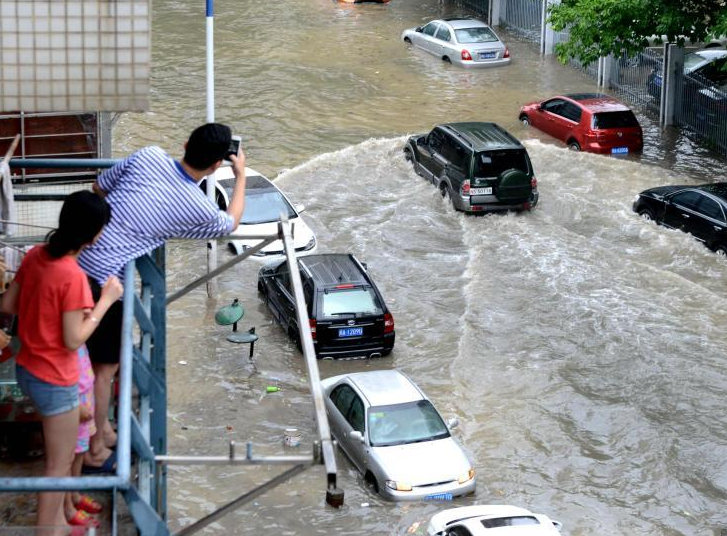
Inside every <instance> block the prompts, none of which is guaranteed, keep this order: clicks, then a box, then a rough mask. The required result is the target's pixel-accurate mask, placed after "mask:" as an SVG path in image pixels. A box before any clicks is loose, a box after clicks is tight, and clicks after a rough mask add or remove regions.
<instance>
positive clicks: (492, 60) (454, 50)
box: [401, 18, 510, 67]
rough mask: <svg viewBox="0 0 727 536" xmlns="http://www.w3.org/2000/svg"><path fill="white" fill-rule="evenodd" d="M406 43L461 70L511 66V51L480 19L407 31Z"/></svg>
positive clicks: (450, 21)
mask: <svg viewBox="0 0 727 536" xmlns="http://www.w3.org/2000/svg"><path fill="white" fill-rule="evenodd" d="M401 38H402V40H403V41H404V42H406V43H410V44H412V45H413V46H415V47H419V48H421V49H422V50H426V51H427V52H429V53H430V54H434V55H435V56H437V57H439V58H440V59H441V60H442V61H446V62H449V63H453V64H455V65H459V66H460V67H497V66H499V65H507V64H508V63H510V51H509V50H508V49H507V47H506V46H505V43H503V42H502V41H500V38H499V37H497V34H496V33H495V32H494V30H493V29H492V28H490V27H489V26H488V25H487V24H485V23H484V22H481V21H479V20H477V19H462V18H454V19H441V20H433V21H431V22H429V23H427V24H425V25H424V26H419V27H417V28H410V29H408V30H404V32H403V33H402V34H401Z"/></svg>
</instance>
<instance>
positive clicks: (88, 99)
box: [0, 0, 151, 112]
mask: <svg viewBox="0 0 727 536" xmlns="http://www.w3.org/2000/svg"><path fill="white" fill-rule="evenodd" d="M150 2H151V0H114V1H113V2H110V1H109V0H0V45H1V48H0V73H2V75H1V76H0V110H24V111H27V112H33V111H96V110H101V111H145V110H148V108H149V73H150V65H149V58H150V57H151V54H150V50H149V43H150V35H149V28H150V20H149V18H150V13H151V9H150V7H151V6H150Z"/></svg>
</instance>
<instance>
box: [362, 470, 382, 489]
mask: <svg viewBox="0 0 727 536" xmlns="http://www.w3.org/2000/svg"><path fill="white" fill-rule="evenodd" d="M364 480H365V481H366V485H368V486H370V487H371V489H372V490H374V492H376V493H378V492H379V483H378V482H376V477H375V476H374V474H373V473H372V472H371V471H369V472H368V473H366V476H365V477H364Z"/></svg>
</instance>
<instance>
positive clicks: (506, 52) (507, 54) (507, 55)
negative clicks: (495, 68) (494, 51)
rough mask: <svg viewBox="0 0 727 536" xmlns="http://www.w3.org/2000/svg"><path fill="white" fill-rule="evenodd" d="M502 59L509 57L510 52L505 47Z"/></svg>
mask: <svg viewBox="0 0 727 536" xmlns="http://www.w3.org/2000/svg"><path fill="white" fill-rule="evenodd" d="M502 57H503V58H509V57H510V51H509V50H508V48H507V47H505V53H504V54H503V55H502Z"/></svg>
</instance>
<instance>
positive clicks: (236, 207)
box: [227, 149, 245, 231]
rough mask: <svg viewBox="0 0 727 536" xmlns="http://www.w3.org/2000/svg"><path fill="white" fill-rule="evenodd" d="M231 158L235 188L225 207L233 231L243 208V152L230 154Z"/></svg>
mask: <svg viewBox="0 0 727 536" xmlns="http://www.w3.org/2000/svg"><path fill="white" fill-rule="evenodd" d="M230 160H232V172H233V173H234V175H235V189H234V191H233V192H232V199H231V200H230V206H229V207H227V213H228V214H229V215H230V216H232V220H233V228H232V230H233V231H234V230H235V229H237V226H238V225H239V223H240V218H242V213H243V211H244V210H245V153H243V152H242V149H240V152H239V153H237V156H235V155H230Z"/></svg>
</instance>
